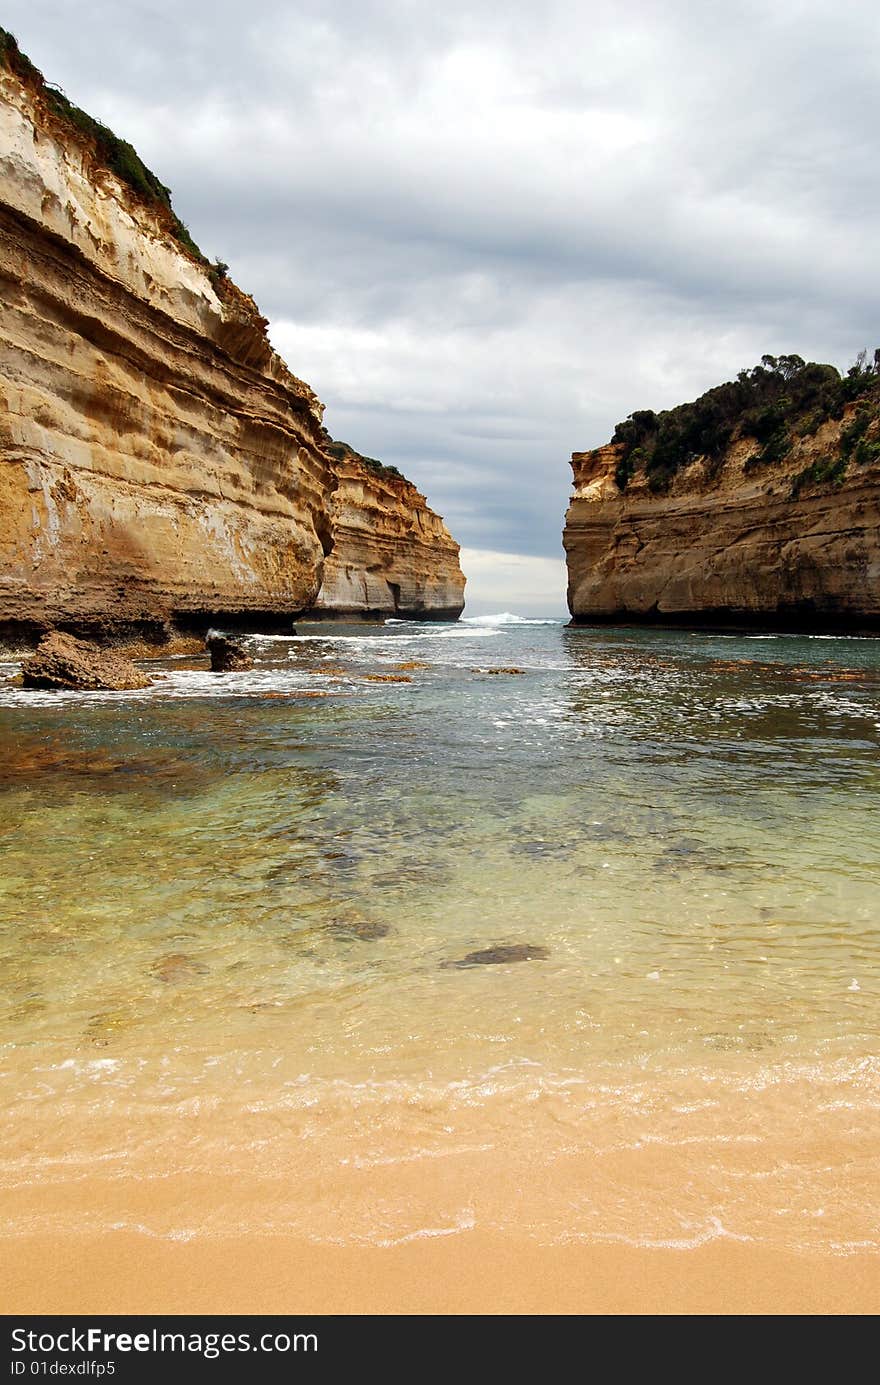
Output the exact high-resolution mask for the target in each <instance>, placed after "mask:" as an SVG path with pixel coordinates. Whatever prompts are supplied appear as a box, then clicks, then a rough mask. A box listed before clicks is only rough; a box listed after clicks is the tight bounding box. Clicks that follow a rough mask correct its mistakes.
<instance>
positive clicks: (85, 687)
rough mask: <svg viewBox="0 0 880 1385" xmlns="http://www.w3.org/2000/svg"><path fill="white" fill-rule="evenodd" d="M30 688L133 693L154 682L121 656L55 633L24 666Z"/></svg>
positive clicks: (23, 677)
mask: <svg viewBox="0 0 880 1385" xmlns="http://www.w3.org/2000/svg"><path fill="white" fill-rule="evenodd" d="M21 680H22V683H23V684H24V686H25V687H26V688H48V689H53V690H55V691H58V690H62V689H64V690H71V689H72V690H80V691H83V692H130V691H132V689H136V688H148V687H149V686H150V684H151V683H152V681H153V680H152V679H151V678H148V677H147V675H146V674H144V673H141V672H140V670H139V669H137V668H135V666H134V664H133V663H131V662H130V661H129V660H128V659H125V658H123V657H122V655H120V654H117V653H110V652H109V651H108V650H102V649H99V648H98V646H97V645H95V644H91V643H89V642H88V641H86V640H78V639H75V638H74V637H73V635H65V634H63V633H62V632H61V631H60V630H54V631H52V633H51V634H49V635H45V636H44V637H43V639H42V640H41V641H40V643H39V645H38V646H37V649H36V651H35V652H34V653H33V654H32V655H31V657H30V658H29V659H25V661H24V663H23V664H22V666H21Z"/></svg>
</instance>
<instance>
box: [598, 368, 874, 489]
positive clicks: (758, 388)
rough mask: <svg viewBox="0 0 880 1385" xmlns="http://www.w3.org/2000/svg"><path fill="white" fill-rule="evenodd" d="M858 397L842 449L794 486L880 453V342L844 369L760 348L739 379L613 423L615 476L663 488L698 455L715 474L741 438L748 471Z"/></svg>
mask: <svg viewBox="0 0 880 1385" xmlns="http://www.w3.org/2000/svg"><path fill="white" fill-rule="evenodd" d="M856 401H860V407H859V410H858V412H857V414H856V417H855V419H854V420H853V422H851V423H850V424H848V425H847V427H846V428H844V429H843V430H842V432H841V437H840V444H839V451H838V452H837V453H836V454H835V456H834V457H833V458H830V459H828V462H827V464H825V463H823V464H818V463H814V464H813V466H812V467H807V468H806V469H805V471H804V472H803V473H801V474H800V475H799V476H798V478H796V482H797V485H796V492H795V493H797V494H799V493H800V490H802V489H803V487H804V486H807V485H819V484H823V483H826V482H827V483H828V484H831V485H839V484H840V482H841V481H842V479H843V475H844V472H845V471H846V467H847V464H848V463H849V461H850V460H851V459H852V460H853V461H854V462H855V463H857V464H862V465H864V464H865V463H867V462H870V461H873V460H875V459H876V458H877V456H878V455H880V438H878V436H877V435H878V431H880V350H877V351H875V352H874V358H873V361H869V360H868V353H867V352H866V351H862V352H861V353H860V354H859V356H858V358H857V359H856V361H855V363H854V364H853V365H852V366H851V367H850V368H849V370H848V371H847V373H846V375H843V376H842V375H841V374H840V372H839V371H838V370H837V369H836V368H835V367H834V366H833V365H819V364H817V363H816V362H815V361H810V362H809V363H808V362H806V361H804V360H803V359H802V358H801V357H800V356H779V357H776V356H762V357H761V364H760V365H756V366H754V367H753V368H752V369H751V370H741V371H740V373H739V375H738V376H737V377H736V380H729V381H727V383H726V384H723V385H716V386H715V388H714V389H711V390H707V391H706V393H705V394H702V395H700V397H699V399H695V400H693V401H692V402H691V403H688V404H679V405H678V407H677V408H675V409H667V410H665V411H664V412H663V413H659V414H655V413H654V412H653V410H652V409H641V410H638V411H636V412H635V413H633V414H630V416H629V418H627V419H625V420H624V421H623V423H618V425H617V427H616V428H615V430H614V436H613V437H612V439H611V441H612V442H613V443H615V444H617V445H618V446H619V447H620V449H621V452H620V458H619V460H618V463H617V468H616V471H615V480H616V482H617V485H618V486H619V488H620V489H621V490H625V489H626V487H627V485H628V484H629V482H630V481H631V480H632V478H633V476H635V475H636V473H637V472H644V474H645V476H646V478H647V482H648V487H649V489H650V490H651V491H652V492H654V493H655V494H658V493H662V492H664V491H666V490H668V488H669V486H670V485H671V483H672V480H673V478H674V477H675V475H676V473H677V472H678V471H680V470H681V469H682V467H685V466H687V465H688V464H689V463H690V462H693V461H696V460H697V458H699V457H703V458H705V459H706V462H707V471H708V474H709V476H710V477H714V476H716V475H717V474H718V473H719V471H720V469H721V466H722V464H723V461H724V455H725V452H726V450H727V448H728V447H729V446H730V444H731V443H732V442H734V441H736V440H737V439H739V438H752V439H754V440H755V442H756V443H757V444H758V447H757V449H756V451H755V452H754V453H753V454H752V456H750V457H749V459H748V461H747V462H746V470H747V471H754V470H757V469H759V468H761V467H766V466H773V465H774V464H776V463H778V462H781V461H783V460H784V459H785V458H786V457H787V456H788V454H789V453H790V451H791V449H792V446H793V445H794V442H795V440H796V439H797V438H803V437H809V436H811V435H812V434H814V433H816V432H817V431H818V429H819V428H820V427H821V426H822V424H823V423H825V422H826V421H827V420H828V419H837V420H839V419H842V418H843V415H844V411H845V409H846V407H847V405H850V404H852V403H854V402H856ZM869 430H870V433H871V436H870V437H868V436H866V434H868V432H869ZM838 463H841V464H842V465H838Z"/></svg>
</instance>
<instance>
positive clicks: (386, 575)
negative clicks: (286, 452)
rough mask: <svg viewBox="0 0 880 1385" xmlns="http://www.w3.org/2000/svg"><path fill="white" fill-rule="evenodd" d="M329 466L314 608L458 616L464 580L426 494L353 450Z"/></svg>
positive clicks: (370, 614) (455, 550)
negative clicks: (326, 526) (329, 544)
mask: <svg viewBox="0 0 880 1385" xmlns="http://www.w3.org/2000/svg"><path fill="white" fill-rule="evenodd" d="M337 447H338V445H337ZM335 466H336V471H337V474H338V477H339V486H338V488H337V489H336V490H335V491H334V493H333V497H332V502H331V525H332V530H333V537H334V547H333V550H332V552H331V553H330V554H329V555H328V557H327V561H326V563H325V566H324V581H323V585H322V587H321V592H320V595H319V597H318V600H317V601H316V603H315V607H314V614H315V615H318V616H327V615H334V616H339V617H345V616H349V617H356V618H376V617H381V616H384V617H389V616H390V617H397V618H399V619H415V620H418V619H427V620H455V619H457V618H458V616H459V615H460V614H461V611H462V608H463V606H464V586H465V579H464V576H463V575H462V571H461V567H460V565H459V558H458V554H459V547H458V544H457V543H456V542H455V541H454V540H453V538H452V536H451V535H450V533H449V531H448V530H447V528H446V525H445V524H444V523H443V520H442V519H441V518H440V516H439V515H437V514H435V513H434V511H433V510H431V509H429V508H428V504H427V502H426V500H425V497H424V496H423V495H421V494H420V493H419V491H417V490H416V488H415V486H414V485H412V483H411V482H409V481H407V480H406V479H405V478H404V477H402V476H396V475H394V473H393V472H392V471H390V470H389V469H388V468H377V467H376V464H375V463H370V462H368V461H365V460H364V459H363V458H361V457H360V456H359V454H358V453H356V452H353V451H352V450H351V449H346V450H345V454H344V455H342V456H341V457H339V458H338V459H337V460H336V461H335Z"/></svg>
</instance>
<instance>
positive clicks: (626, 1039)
mask: <svg viewBox="0 0 880 1385" xmlns="http://www.w3.org/2000/svg"><path fill="white" fill-rule="evenodd" d="M252 648H253V652H255V654H256V655H257V658H258V663H257V668H256V669H255V670H254V672H253V673H247V674H239V675H229V676H226V677H222V678H220V677H217V676H215V675H211V674H210V673H207V672H205V671H204V670H203V669H200V668H198V667H190V666H189V664H188V661H186V660H169V661H167V663H166V664H165V665H164V672H165V674H166V678H165V679H164V680H163V681H162V682H159V683H157V684H156V685H155V687H154V688H153V689H151V690H149V691H148V692H146V693H143V694H113V695H106V696H103V697H98V696H93V695H52V694H34V693H26V692H24V691H20V690H17V689H14V688H11V687H3V688H0V740H2V745H3V748H4V757H3V765H2V775H0V785H2V788H0V848H2V882H0V977H2V995H3V998H4V1001H3V1011H2V1015H0V1044H2V1048H0V1053H2V1055H3V1076H4V1078H5V1090H6V1100H7V1110H8V1112H9V1114H10V1118H11V1119H13V1120H15V1121H20V1120H21V1118H22V1113H23V1112H28V1113H31V1114H33V1113H40V1112H42V1116H43V1118H44V1119H45V1122H46V1126H47V1128H48V1125H49V1123H50V1122H51V1117H52V1112H53V1110H55V1111H57V1110H58V1109H60V1108H61V1107H62V1106H63V1107H64V1109H65V1111H66V1112H67V1114H68V1117H69V1119H70V1120H71V1122H72V1123H71V1125H70V1129H71V1130H72V1132H73V1135H72V1139H73V1146H74V1153H75V1148H76V1140H77V1139H81V1141H82V1142H83V1150H85V1149H86V1147H87V1145H88V1139H87V1136H86V1133H85V1131H86V1127H87V1125H88V1121H89V1120H90V1119H92V1118H94V1116H95V1112H96V1110H97V1109H98V1108H100V1110H101V1111H102V1112H103V1116H102V1119H104V1118H107V1112H108V1110H109V1107H108V1106H107V1103H108V1102H109V1103H110V1105H112V1104H113V1103H115V1104H116V1108H115V1109H116V1110H117V1112H118V1111H119V1110H120V1109H121V1107H124V1109H125V1110H127V1111H128V1113H129V1117H131V1112H132V1111H133V1110H134V1109H135V1108H136V1109H137V1111H138V1113H139V1115H138V1122H137V1130H138V1131H141V1132H148V1131H149V1130H150V1129H151V1128H152V1127H151V1119H152V1118H153V1117H156V1118H157V1119H158V1113H161V1111H162V1110H163V1109H167V1107H168V1105H169V1103H182V1102H186V1101H188V1100H191V1099H193V1098H194V1097H199V1098H200V1099H202V1098H204V1096H205V1094H206V1093H210V1094H211V1096H212V1099H214V1100H216V1101H218V1102H227V1103H228V1102H232V1103H233V1108H234V1104H235V1101H237V1100H240V1099H243V1096H242V1094H243V1093H245V1092H247V1093H250V1097H249V1099H251V1098H252V1099H253V1100H254V1101H257V1103H258V1104H260V1109H261V1110H262V1109H265V1108H266V1105H267V1104H268V1105H271V1103H272V1101H273V1100H274V1099H275V1098H276V1097H277V1098H278V1100H279V1102H281V1105H282V1106H283V1101H282V1097H283V1100H284V1101H286V1100H288V1098H289V1097H290V1093H291V1091H296V1092H299V1093H302V1092H303V1091H307V1092H310V1093H312V1094H315V1093H319V1092H325V1093H326V1092H327V1091H328V1090H331V1089H332V1090H333V1092H334V1093H335V1096H334V1101H336V1100H339V1101H341V1102H342V1105H343V1106H344V1105H345V1100H344V1098H343V1097H340V1096H339V1093H340V1092H341V1091H343V1090H351V1091H354V1090H358V1091H359V1092H361V1093H363V1092H364V1091H367V1090H370V1091H375V1090H376V1089H377V1086H379V1087H381V1086H382V1085H383V1084H385V1085H386V1086H387V1085H388V1084H390V1086H391V1087H393V1088H394V1090H395V1092H397V1094H398V1095H400V1093H404V1095H405V1099H406V1100H407V1101H413V1100H415V1101H419V1100H422V1099H425V1100H427V1099H428V1098H427V1097H426V1095H425V1094H426V1093H428V1092H430V1093H431V1094H432V1095H431V1097H430V1100H431V1102H435V1103H436V1102H440V1103H441V1104H442V1102H443V1101H444V1100H446V1099H449V1100H450V1101H456V1100H459V1099H462V1098H461V1093H462V1092H468V1093H470V1094H471V1097H468V1100H471V1099H472V1100H473V1102H475V1103H477V1104H479V1101H480V1100H482V1099H483V1097H481V1096H480V1095H479V1094H480V1093H481V1092H482V1093H483V1096H484V1097H486V1094H487V1093H488V1092H489V1091H490V1089H491V1097H492V1099H493V1100H494V1099H495V1097H496V1096H497V1094H498V1092H499V1091H504V1090H505V1084H507V1085H508V1086H509V1087H510V1089H511V1090H513V1089H514V1088H516V1089H517V1090H520V1089H521V1088H522V1084H523V1081H524V1075H525V1077H527V1078H528V1083H531V1084H533V1085H534V1083H535V1082H538V1084H539V1085H540V1083H541V1082H546V1083H549V1084H551V1085H552V1084H557V1086H556V1088H554V1090H558V1084H559V1083H562V1084H565V1083H568V1084H569V1085H571V1084H572V1083H579V1082H582V1081H587V1080H588V1079H589V1081H591V1082H593V1083H594V1084H595V1083H599V1084H600V1085H601V1084H602V1083H605V1085H606V1089H607V1090H611V1088H612V1087H613V1089H614V1091H615V1092H617V1097H616V1098H615V1100H619V1101H620V1103H621V1110H622V1109H624V1108H625V1107H626V1104H627V1102H629V1101H631V1099H632V1095H633V1092H634V1091H635V1087H634V1086H633V1083H634V1081H635V1078H634V1076H633V1074H637V1075H638V1080H639V1082H641V1081H642V1079H643V1078H644V1075H645V1074H646V1073H647V1074H651V1073H654V1074H657V1075H658V1077H660V1078H663V1079H664V1080H665V1078H666V1077H668V1075H669V1074H670V1073H673V1072H677V1073H684V1074H687V1075H688V1079H687V1080H688V1082H691V1083H693V1081H698V1082H699V1081H704V1082H706V1083H712V1082H715V1081H716V1080H720V1079H723V1078H725V1075H726V1076H727V1077H729V1078H730V1080H731V1082H734V1084H735V1083H739V1084H740V1088H742V1084H743V1083H748V1082H753V1081H756V1080H759V1079H760V1080H765V1079H766V1080H767V1081H769V1080H770V1079H769V1078H767V1077H766V1074H767V1073H768V1072H769V1071H770V1070H771V1069H773V1072H774V1074H775V1076H774V1077H773V1082H774V1083H777V1084H778V1082H779V1081H780V1077H779V1074H780V1071H781V1069H780V1067H779V1065H780V1064H782V1065H789V1071H790V1072H792V1073H794V1074H795V1076H794V1077H793V1078H792V1087H791V1090H792V1091H794V1090H795V1087H796V1086H797V1084H798V1083H800V1082H801V1081H802V1080H806V1079H805V1074H808V1073H809V1072H813V1073H818V1074H820V1077H821V1080H822V1081H825V1080H826V1079H827V1080H829V1081H834V1082H837V1081H839V1078H835V1077H833V1072H837V1073H840V1072H841V1071H846V1072H847V1073H853V1072H858V1073H862V1074H864V1064H865V1062H866V1061H868V1062H871V1061H873V1055H874V1054H875V1052H876V1044H877V1038H878V1008H877V1000H878V993H880V909H878V895H880V891H878V878H880V834H878V830H877V826H876V823H877V808H878V802H880V764H878V757H877V750H878V742H880V642H877V641H874V640H864V641H863V640H856V639H830V638H815V639H807V638H800V637H757V638H740V637H729V636H717V637H715V636H709V635H696V634H690V633H685V632H682V633H675V632H665V631H656V630H647V631H636V630H602V631H591V630H570V629H567V628H564V627H563V626H562V625H561V624H559V623H553V622H535V623H527V622H519V621H514V620H500V619H493V618H488V619H486V620H483V621H480V620H475V621H471V622H463V623H461V624H459V625H456V626H448V625H447V626H431V625H422V626H410V625H403V624H390V625H387V626H385V627H375V628H374V627H362V626H355V627H341V626H332V627H327V626H320V627H318V626H303V627H301V633H300V635H299V636H298V637H297V638H295V639H277V638H276V639H258V640H254V641H252ZM413 661H416V662H418V663H420V664H424V665H426V666H425V667H417V668H410V669H408V670H401V669H400V668H399V667H398V666H399V665H401V664H403V663H410V662H413ZM510 666H515V667H516V668H518V669H520V670H522V672H520V673H500V674H497V675H492V674H490V673H488V672H485V670H488V669H491V668H493V667H496V668H497V667H510ZM328 667H329V668H335V669H337V670H341V672H337V673H335V674H334V673H328V672H322V671H319V670H325V669H327V668H328ZM8 672H9V673H12V672H14V669H12V668H10V669H9V670H8ZM389 674H393V675H395V676H398V677H401V678H407V679H409V680H411V681H407V682H373V681H369V679H370V678H374V677H376V676H377V675H383V676H387V675H389ZM303 692H310V693H315V692H320V693H322V694H326V695H325V696H322V697H317V698H316V697H309V698H304V697H302V696H300V694H301V693H303ZM279 694H284V696H279ZM288 694H294V695H291V696H288ZM518 943H525V944H531V945H533V946H539V947H542V948H546V949H547V952H548V956H547V958H546V960H537V961H528V962H521V963H518V964H509V965H504V966H484V965H479V966H471V967H466V968H458V967H454V966H449V965H448V964H449V963H450V962H455V961H457V960H461V959H463V958H464V957H466V956H467V954H469V953H471V952H473V951H477V950H481V949H486V948H489V947H492V946H497V945H506V944H518ZM768 1065H769V1066H768ZM774 1065H775V1067H774ZM791 1065H794V1067H793V1068H792V1066H791ZM834 1065H837V1066H836V1067H835V1066H834ZM832 1070H833V1071H832ZM761 1073H764V1074H765V1078H763V1079H762V1078H760V1074H761ZM872 1075H873V1069H872ZM861 1080H862V1078H859V1081H861ZM487 1083H489V1086H488V1087H487V1085H486V1084H487ZM528 1083H527V1085H528ZM340 1084H341V1085H340ZM609 1084H610V1086H609ZM782 1085H783V1086H784V1085H785V1084H784V1082H783V1084H782ZM742 1089H743V1090H744V1088H742ZM530 1090H531V1088H530ZM591 1090H593V1089H592V1088H591ZM738 1090H739V1088H738ZM871 1090H872V1093H873V1094H872V1095H871V1097H870V1103H869V1104H871V1109H872V1110H873V1109H875V1107H874V1103H875V1098H876V1091H875V1089H874V1088H873V1087H872V1089H871ZM99 1091H100V1100H99V1098H98V1095H97V1093H98V1092H99ZM273 1093H274V1096H273ZM279 1094H280V1095H279ZM456 1094H457V1095H456ZM474 1094H476V1095H474ZM310 1099H312V1098H310ZM486 1099H488V1097H486ZM797 1099H798V1101H800V1100H802V1099H803V1098H802V1096H799V1097H798V1098H797ZM314 1100H315V1101H317V1100H318V1097H317V1096H314ZM640 1100H641V1101H643V1102H644V1100H645V1097H644V1095H643V1096H642V1097H641V1098H640ZM867 1100H868V1098H867V1097H865V1096H864V1094H863V1096H862V1097H860V1098H859V1101H857V1102H856V1103H855V1105H857V1106H858V1105H859V1103H860V1102H861V1105H862V1107H863V1108H864V1107H865V1102H866V1101H867ZM96 1102H97V1103H98V1106H97V1107H96V1106H95V1103H96ZM637 1104H638V1103H637ZM334 1118H335V1119H336V1118H338V1119H341V1117H339V1116H338V1115H337V1117H334ZM567 1119H568V1118H567ZM76 1132H79V1134H77V1133H76ZM128 1137H129V1139H130V1142H131V1143H132V1144H133V1145H137V1141H138V1138H139V1137H137V1136H135V1135H134V1134H132V1130H131V1128H130V1127H129V1136H128ZM144 1138H145V1139H147V1138H148V1136H147V1135H146V1134H144ZM149 1138H152V1137H149ZM156 1138H157V1139H158V1136H156ZM261 1138H262V1139H263V1140H264V1141H267V1140H268V1137H267V1136H265V1135H263V1136H262V1137H261ZM31 1139H32V1140H33V1137H31ZM268 1143H269V1144H270V1145H271V1140H268ZM27 1149H28V1137H27V1136H25V1135H24V1134H23V1133H20V1148H19V1147H18V1146H16V1147H15V1148H14V1149H13V1150H12V1156H11V1157H12V1162H13V1164H15V1166H16V1167H18V1166H19V1165H18V1164H16V1163H15V1161H16V1160H18V1161H19V1163H20V1162H21V1160H24V1159H25V1157H26V1155H27Z"/></svg>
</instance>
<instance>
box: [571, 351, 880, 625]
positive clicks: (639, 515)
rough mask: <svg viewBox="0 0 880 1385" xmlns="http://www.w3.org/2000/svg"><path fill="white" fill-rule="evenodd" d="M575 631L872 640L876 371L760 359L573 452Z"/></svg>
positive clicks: (879, 410)
mask: <svg viewBox="0 0 880 1385" xmlns="http://www.w3.org/2000/svg"><path fill="white" fill-rule="evenodd" d="M572 468H573V470H574V494H573V496H572V500H571V505H570V507H569V510H568V513H567V515H566V521H565V532H564V536H563V542H564V546H565V550H566V555H567V559H568V575H569V585H568V601H569V609H570V610H571V614H572V617H573V619H574V621H575V622H583V623H590V622H608V621H615V620H616V621H636V622H647V621H656V622H660V623H663V622H665V623H683V624H697V625H699V624H704V625H730V626H756V627H757V626H776V627H779V628H788V629H812V628H823V629H842V630H847V629H858V630H874V629H878V628H880V361H878V358H877V357H875V360H874V363H873V364H870V363H868V362H867V361H866V359H865V358H864V355H863V357H862V358H861V359H860V360H859V362H858V363H857V364H856V365H855V366H854V367H853V368H852V370H851V371H850V372H849V373H848V375H846V376H844V377H841V376H840V375H839V373H838V372H837V371H836V370H835V369H834V367H833V366H822V365H815V364H810V365H807V364H805V363H804V361H803V360H801V359H800V357H797V356H788V357H781V358H779V359H778V360H777V359H776V358H773V357H769V356H766V357H764V358H763V361H762V364H761V365H760V366H757V367H755V369H754V370H752V371H743V372H741V374H740V375H739V377H738V378H737V380H736V381H733V382H730V383H729V384H727V385H722V386H719V387H717V389H715V390H710V391H709V392H708V393H707V394H705V395H703V396H701V398H700V399H698V400H695V401H694V402H693V403H692V404H686V405H681V406H680V407H679V408H677V409H672V410H669V411H667V412H666V413H662V414H654V413H652V412H651V411H650V410H644V411H641V412H638V413H634V414H632V415H631V416H630V417H629V418H628V419H627V420H626V421H625V422H624V423H622V424H619V425H618V427H617V429H616V431H615V435H614V439H613V440H612V442H611V443H609V444H608V445H606V446H604V447H599V448H597V449H595V450H594V451H591V452H580V453H575V454H574V455H573V457H572Z"/></svg>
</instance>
